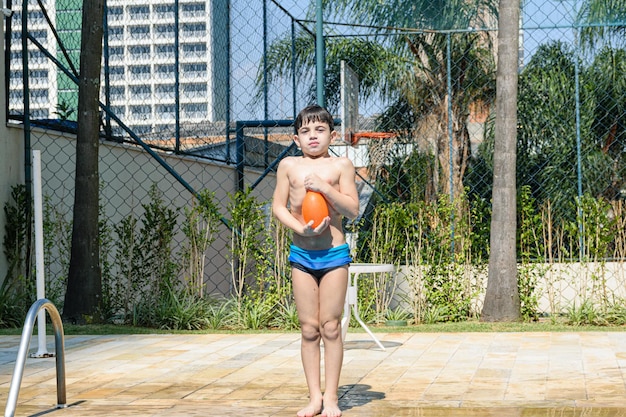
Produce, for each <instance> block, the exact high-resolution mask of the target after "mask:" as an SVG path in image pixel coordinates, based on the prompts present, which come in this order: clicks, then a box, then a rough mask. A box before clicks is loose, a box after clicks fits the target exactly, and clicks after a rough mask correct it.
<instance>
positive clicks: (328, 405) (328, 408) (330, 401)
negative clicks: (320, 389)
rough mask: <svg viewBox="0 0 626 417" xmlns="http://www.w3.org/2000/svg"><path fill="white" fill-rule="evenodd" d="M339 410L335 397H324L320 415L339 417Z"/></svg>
mask: <svg viewBox="0 0 626 417" xmlns="http://www.w3.org/2000/svg"><path fill="white" fill-rule="evenodd" d="M340 416H341V410H340V409H339V400H338V399H337V397H334V398H326V397H324V409H323V410H322V417H340Z"/></svg>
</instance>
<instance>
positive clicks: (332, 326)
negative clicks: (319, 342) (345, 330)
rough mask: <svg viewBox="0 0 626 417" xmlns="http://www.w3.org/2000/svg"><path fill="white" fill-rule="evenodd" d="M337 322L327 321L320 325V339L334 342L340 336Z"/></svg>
mask: <svg viewBox="0 0 626 417" xmlns="http://www.w3.org/2000/svg"><path fill="white" fill-rule="evenodd" d="M339 323H340V321H339V320H329V321H327V322H325V323H324V324H323V325H322V337H323V338H324V339H326V340H335V339H337V338H338V337H339V336H340V334H341V328H340V326H339Z"/></svg>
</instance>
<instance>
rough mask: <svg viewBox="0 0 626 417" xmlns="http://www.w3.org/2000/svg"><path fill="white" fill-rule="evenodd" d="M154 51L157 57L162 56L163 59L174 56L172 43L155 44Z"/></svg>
mask: <svg viewBox="0 0 626 417" xmlns="http://www.w3.org/2000/svg"><path fill="white" fill-rule="evenodd" d="M155 51H156V56H157V58H163V59H167V58H174V52H175V50H174V45H172V44H167V45H156V46H155Z"/></svg>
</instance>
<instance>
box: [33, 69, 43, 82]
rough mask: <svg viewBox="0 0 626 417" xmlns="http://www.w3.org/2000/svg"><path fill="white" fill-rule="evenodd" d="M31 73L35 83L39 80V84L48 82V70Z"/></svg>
mask: <svg viewBox="0 0 626 417" xmlns="http://www.w3.org/2000/svg"><path fill="white" fill-rule="evenodd" d="M29 73H30V78H32V79H33V81H35V80H38V81H39V82H41V81H48V70H31V71H29Z"/></svg>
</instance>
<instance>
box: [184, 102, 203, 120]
mask: <svg viewBox="0 0 626 417" xmlns="http://www.w3.org/2000/svg"><path fill="white" fill-rule="evenodd" d="M182 110H183V115H184V117H186V118H189V119H202V118H206V114H207V104H206V103H188V104H183V107H182Z"/></svg>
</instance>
